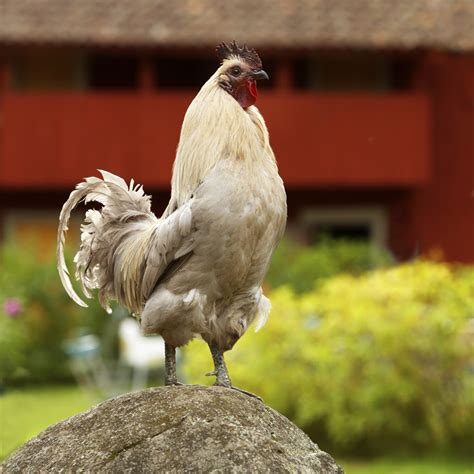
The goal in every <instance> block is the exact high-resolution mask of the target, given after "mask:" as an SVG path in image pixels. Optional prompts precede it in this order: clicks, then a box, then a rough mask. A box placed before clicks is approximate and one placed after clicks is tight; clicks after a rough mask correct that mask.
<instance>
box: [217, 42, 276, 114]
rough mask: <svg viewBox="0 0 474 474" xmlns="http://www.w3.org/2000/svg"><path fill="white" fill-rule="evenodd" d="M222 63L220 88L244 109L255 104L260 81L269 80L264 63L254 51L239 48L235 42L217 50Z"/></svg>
mask: <svg viewBox="0 0 474 474" xmlns="http://www.w3.org/2000/svg"><path fill="white" fill-rule="evenodd" d="M216 53H217V57H218V58H219V59H220V60H221V61H222V66H221V68H220V71H221V72H220V74H219V79H218V81H219V86H220V87H221V88H222V89H224V90H225V91H226V92H228V93H229V94H230V95H231V96H232V97H233V98H234V99H235V100H236V101H237V102H238V103H239V104H240V105H241V106H242V107H243V108H244V109H246V108H247V107H250V106H251V105H253V104H255V102H256V100H257V85H256V81H257V80H259V79H268V74H267V73H266V72H265V71H264V70H263V69H262V61H261V59H260V57H259V56H258V54H257V52H256V51H255V50H254V49H249V48H247V46H245V45H244V46H243V47H242V46H239V45H238V44H237V43H236V42H235V41H233V42H232V43H230V44H226V43H221V44H220V45H219V46H217V48H216Z"/></svg>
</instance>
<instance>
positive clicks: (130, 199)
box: [57, 170, 158, 312]
mask: <svg viewBox="0 0 474 474" xmlns="http://www.w3.org/2000/svg"><path fill="white" fill-rule="evenodd" d="M99 171H100V173H101V174H102V177H103V179H100V178H97V177H90V178H86V179H85V181H84V182H82V183H79V184H78V185H77V186H76V189H75V190H74V191H73V192H72V193H71V194H70V196H69V198H68V200H67V201H66V203H65V204H64V206H63V208H62V210H61V214H60V216H59V228H58V241H57V262H58V272H59V277H60V279H61V282H62V284H63V286H64V288H65V290H66V292H67V293H68V294H69V296H70V297H71V298H72V299H73V300H74V301H75V302H76V303H77V304H79V305H80V306H85V307H87V304H86V303H85V302H84V301H83V300H82V299H81V298H80V297H79V296H78V295H77V293H76V292H75V290H74V288H73V286H72V284H71V281H70V277H69V271H68V268H67V266H66V262H65V259H64V243H65V235H66V232H67V230H68V223H69V219H70V216H71V212H72V210H73V209H74V208H75V207H76V206H77V205H78V204H79V203H80V202H81V201H84V202H85V203H89V202H92V201H95V202H98V203H100V204H102V208H101V209H100V210H95V209H90V210H88V211H87V212H86V217H85V220H84V223H83V225H82V226H81V247H80V250H79V252H78V253H77V254H76V256H75V258H74V262H75V264H76V278H77V279H78V280H79V281H80V283H81V287H82V291H83V293H84V295H85V296H86V297H87V298H91V296H92V295H91V292H90V290H92V289H94V288H98V289H99V301H100V303H101V304H102V306H103V307H104V308H105V309H106V310H107V311H109V312H110V307H109V305H108V300H109V299H118V300H119V301H120V300H121V298H120V296H121V295H120V294H117V293H120V289H121V285H120V282H117V281H114V275H118V274H119V273H120V272H115V271H114V270H115V269H114V266H115V265H118V264H119V263H118V262H119V259H116V258H115V256H116V255H117V253H119V252H120V247H121V246H123V243H124V241H125V240H127V243H128V245H130V239H127V237H129V236H130V234H131V233H137V232H138V234H137V235H140V236H141V237H143V233H145V234H147V233H148V232H149V231H148V229H150V228H151V227H153V226H154V225H155V224H156V223H157V222H158V219H157V218H156V217H155V215H154V214H153V213H152V212H151V202H150V197H149V196H146V195H145V194H144V191H143V187H142V186H135V184H134V182H133V180H132V181H131V183H130V185H129V186H127V184H126V182H125V181H124V180H123V179H122V178H120V177H119V176H116V175H114V174H112V173H109V172H107V171H101V170H99ZM142 240H143V239H142V238H138V239H133V241H137V243H138V246H137V248H136V250H137V251H140V250H141V249H142V248H143V247H144V243H143V241H142ZM145 240H146V239H145ZM140 241H141V242H142V243H141V244H140Z"/></svg>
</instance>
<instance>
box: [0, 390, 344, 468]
mask: <svg viewBox="0 0 474 474" xmlns="http://www.w3.org/2000/svg"><path fill="white" fill-rule="evenodd" d="M0 471H2V472H3V473H14V472H21V473H28V472H30V473H33V472H34V473H37V472H51V473H53V472H54V473H57V472H101V473H104V472H111V473H124V472H126V473H140V474H142V473H151V472H160V473H161V472H176V473H181V472H196V473H200V472H206V473H208V472H222V473H234V472H235V473H237V472H239V473H241V472H252V473H264V472H272V473H280V472H289V473H294V472H301V473H304V472H320V473H343V470H342V469H341V468H340V467H338V466H337V464H336V463H335V462H334V460H333V459H332V458H331V456H329V455H328V454H326V453H325V452H323V451H321V450H320V449H319V448H318V446H317V445H316V444H314V443H313V442H312V441H311V440H310V439H309V438H308V436H306V435H305V434H304V433H303V432H302V431H301V430H300V429H299V428H297V427H296V426H295V425H294V424H293V423H291V422H290V421H289V420H288V419H287V418H285V417H284V416H282V415H280V414H279V413H278V412H276V411H275V410H273V409H271V408H269V407H267V406H266V405H264V404H263V403H262V402H260V401H259V400H257V399H255V398H252V397H250V396H247V395H244V394H242V393H239V392H237V391H234V390H229V389H225V388H221V387H202V386H182V387H162V388H152V389H148V390H142V391H140V392H135V393H130V394H126V395H122V396H120V397H117V398H113V399H111V400H107V401H105V402H103V403H101V404H100V405H98V406H96V407H94V408H92V409H91V410H89V411H87V412H85V413H81V414H79V415H76V416H73V417H71V418H68V419H67V420H64V421H61V422H59V423H57V424H55V425H52V426H50V427H49V428H48V429H47V430H45V431H43V433H41V434H40V435H39V436H37V437H36V438H34V439H32V440H30V441H28V442H27V443H26V444H25V445H23V446H22V447H21V448H19V449H18V450H17V451H16V452H15V453H13V454H12V455H11V456H10V457H9V458H8V459H7V460H6V461H5V462H4V464H3V465H2V467H1V469H0Z"/></svg>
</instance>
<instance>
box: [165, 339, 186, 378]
mask: <svg viewBox="0 0 474 474" xmlns="http://www.w3.org/2000/svg"><path fill="white" fill-rule="evenodd" d="M165 385H182V384H181V383H179V382H178V378H177V377H176V348H175V347H173V346H172V345H170V344H168V343H167V342H165Z"/></svg>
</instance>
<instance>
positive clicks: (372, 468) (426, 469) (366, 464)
mask: <svg viewBox="0 0 474 474" xmlns="http://www.w3.org/2000/svg"><path fill="white" fill-rule="evenodd" d="M339 464H340V465H341V466H342V467H343V468H344V470H345V471H346V473H347V474H473V473H474V466H473V463H472V462H469V461H468V460H456V459H448V458H428V457H426V458H424V457H423V458H419V459H413V458H406V459H405V458H401V459H396V458H395V459H388V458H383V459H376V460H370V461H354V460H339Z"/></svg>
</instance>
